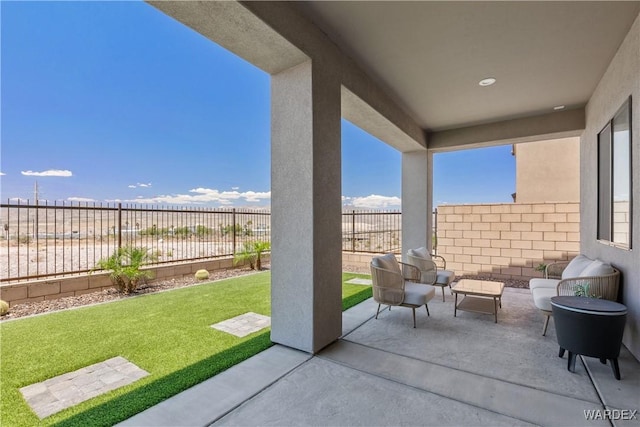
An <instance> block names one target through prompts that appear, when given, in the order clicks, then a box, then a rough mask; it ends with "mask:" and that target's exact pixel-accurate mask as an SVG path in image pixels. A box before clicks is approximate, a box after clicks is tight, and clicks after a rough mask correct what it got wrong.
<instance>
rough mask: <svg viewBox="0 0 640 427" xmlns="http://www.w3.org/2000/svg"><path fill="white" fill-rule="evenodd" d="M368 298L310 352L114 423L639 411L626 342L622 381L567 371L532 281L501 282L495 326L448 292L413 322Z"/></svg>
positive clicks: (539, 417) (453, 418)
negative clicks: (513, 285)
mask: <svg viewBox="0 0 640 427" xmlns="http://www.w3.org/2000/svg"><path fill="white" fill-rule="evenodd" d="M376 306H377V304H375V303H374V302H373V301H372V300H368V301H365V302H364V303H362V304H359V305H358V306H356V307H354V308H352V309H350V310H348V311H347V312H345V313H344V315H343V333H344V335H343V337H342V338H341V339H340V340H338V341H337V342H335V343H334V344H332V345H331V346H329V347H328V348H326V349H325V350H323V351H322V352H320V354H318V355H316V356H313V357H312V356H310V355H308V354H306V353H302V352H299V351H297V350H292V349H289V348H285V347H282V346H274V347H272V348H270V349H268V350H266V351H264V352H262V353H260V354H258V355H256V356H254V357H252V358H251V359H249V360H247V361H245V362H243V363H240V364H239V365H237V366H235V367H233V368H231V369H229V370H227V371H226V372H224V373H222V374H220V375H217V376H216V377H213V378H211V379H210V380H208V381H206V382H204V383H202V384H200V385H198V386H196V387H193V388H191V389H189V390H187V391H185V392H183V393H181V394H179V395H177V396H174V397H173V398H171V399H168V400H166V401H164V402H162V403H161V404H159V405H157V406H154V407H152V408H150V409H148V410H147V411H144V412H142V413H140V414H138V415H136V416H134V417H132V418H130V419H129V420H127V421H125V422H123V423H121V425H123V426H176V425H180V426H205V425H212V424H213V425H225V426H227V425H296V426H297V425H323V426H324V425H345V426H351V425H369V426H374V425H433V426H444V425H455V426H461V425H473V426H478V425H487V426H496V425H549V426H577V425H589V426H591V425H593V426H598V425H605V426H610V425H614V426H618V425H619V426H627V425H629V426H640V421H639V420H638V418H640V417H639V416H637V415H636V419H635V420H631V421H623V420H614V421H611V422H610V421H608V420H604V419H599V420H593V421H586V419H585V411H592V410H604V409H610V410H614V411H613V412H610V413H609V414H619V415H620V414H621V413H620V412H617V411H616V410H630V411H632V410H638V409H639V408H640V402H639V399H638V396H640V364H638V362H637V361H636V360H635V359H634V358H633V357H632V356H631V355H630V354H629V352H628V351H626V349H624V348H623V351H622V354H621V358H620V359H619V362H620V370H621V374H622V380H621V381H616V380H615V379H614V378H613V374H612V373H611V369H610V367H609V366H605V365H601V364H600V362H599V361H598V360H596V359H591V358H585V361H586V364H581V363H577V364H576V372H575V373H571V372H568V371H567V369H566V365H567V359H566V356H565V357H564V358H563V359H561V358H559V357H558V347H557V343H556V341H555V335H554V334H555V331H554V328H553V324H552V325H550V328H549V329H550V331H549V332H548V334H547V337H542V336H541V334H540V332H541V327H542V317H541V316H540V314H539V313H538V311H537V310H536V309H535V307H534V306H533V302H532V299H531V296H530V294H529V291H528V290H519V289H510V288H509V289H506V290H505V294H504V297H503V308H502V310H501V311H500V313H499V315H498V323H497V324H495V323H494V322H493V317H492V316H488V315H482V314H473V313H466V312H463V313H459V314H458V317H456V318H454V317H453V297H451V296H450V295H447V301H446V302H444V303H443V302H441V301H439V300H438V301H436V300H434V301H432V302H431V303H430V304H429V310H430V312H431V316H430V317H427V316H426V312H424V311H422V310H420V311H419V314H418V327H417V328H416V329H413V328H412V327H411V324H412V321H411V310H408V309H405V308H393V309H392V310H391V311H384V312H383V313H382V314H381V316H380V317H379V319H378V320H374V319H373V318H372V317H373V314H374V313H375V308H376ZM595 414H598V413H597V412H596V413H595ZM599 414H604V412H600V413H599ZM625 414H626V415H627V416H629V415H630V414H631V413H625ZM596 416H597V415H596Z"/></svg>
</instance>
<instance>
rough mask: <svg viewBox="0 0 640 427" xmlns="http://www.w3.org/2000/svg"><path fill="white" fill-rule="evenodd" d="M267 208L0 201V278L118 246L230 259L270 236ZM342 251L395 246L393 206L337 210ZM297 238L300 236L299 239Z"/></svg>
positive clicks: (185, 257)
mask: <svg viewBox="0 0 640 427" xmlns="http://www.w3.org/2000/svg"><path fill="white" fill-rule="evenodd" d="M270 220H271V218H270V213H269V212H268V211H266V210H243V209H213V208H192V207H158V206H142V205H135V204H122V203H115V204H108V203H106V204H103V203H82V202H81V203H77V202H76V203H69V202H55V203H52V204H49V203H46V202H39V203H32V204H30V203H29V202H28V201H27V202H26V203H14V204H11V203H7V204H2V205H0V222H1V223H2V224H3V227H4V232H3V234H2V236H1V238H0V264H1V265H0V282H2V283H4V282H9V281H20V280H28V279H36V278H45V277H53V276H60V275H65V274H74V273H85V272H88V271H90V270H91V269H92V268H94V266H95V265H96V263H97V262H98V261H99V260H100V259H103V258H106V257H108V256H110V255H112V254H113V252H114V251H115V250H116V249H117V248H120V247H124V246H136V247H144V248H147V249H149V251H151V253H152V254H153V255H154V258H155V261H154V262H153V263H154V264H164V263H171V262H181V261H195V260H205V259H212V258H217V257H228V256H232V255H234V254H235V253H237V252H238V251H240V250H242V248H243V245H244V244H247V243H251V242H255V241H271V227H270V222H271V221H270ZM342 230H343V250H344V251H352V252H372V253H373V252H395V253H399V252H400V248H401V213H400V212H399V211H391V212H381V211H355V210H354V211H350V212H345V213H343V215H342ZM301 238H304V236H301Z"/></svg>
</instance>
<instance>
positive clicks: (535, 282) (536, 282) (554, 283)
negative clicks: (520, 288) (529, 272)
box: [529, 279, 560, 291]
mask: <svg viewBox="0 0 640 427" xmlns="http://www.w3.org/2000/svg"><path fill="white" fill-rule="evenodd" d="M559 282H560V280H556V279H531V280H529V289H531V290H532V291H533V290H534V289H537V288H553V289H556V288H557V287H558V283H559Z"/></svg>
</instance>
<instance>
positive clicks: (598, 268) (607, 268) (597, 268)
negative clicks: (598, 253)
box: [579, 259, 613, 277]
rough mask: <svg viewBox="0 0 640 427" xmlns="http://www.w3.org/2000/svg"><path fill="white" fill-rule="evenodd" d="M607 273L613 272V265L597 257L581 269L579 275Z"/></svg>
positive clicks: (604, 274) (603, 274)
mask: <svg viewBox="0 0 640 427" xmlns="http://www.w3.org/2000/svg"><path fill="white" fill-rule="evenodd" d="M608 274H613V267H611V265H610V264H607V263H604V262H602V261H600V260H599V259H597V260H595V261H593V262H592V263H591V264H589V265H588V266H587V268H585V269H584V270H582V273H580V276H579V277H591V276H606V275H608Z"/></svg>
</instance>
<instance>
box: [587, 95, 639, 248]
mask: <svg viewBox="0 0 640 427" xmlns="http://www.w3.org/2000/svg"><path fill="white" fill-rule="evenodd" d="M631 106H632V103H631V96H629V97H628V98H627V99H626V100H625V101H624V102H623V103H622V105H621V106H620V108H618V110H617V111H616V112H615V114H614V115H613V117H612V118H611V119H610V120H608V121H607V123H606V124H605V125H604V127H603V128H602V129H601V130H600V132H598V135H597V141H596V144H597V148H596V151H597V195H598V199H597V219H596V239H597V241H598V242H600V243H602V244H605V245H608V246H613V247H616V248H619V249H625V250H632V240H633V239H632V236H633V156H632V150H633V135H632V124H633V120H632V119H633V112H632V110H631ZM625 109H626V110H627V111H626V116H627V117H624V115H623V116H621V113H623V112H624V111H625ZM620 117H623V118H624V119H626V121H627V123H628V126H629V129H628V135H629V136H628V139H627V141H624V143H625V144H628V159H626V160H627V161H628V178H627V179H628V181H629V182H628V186H629V200H628V203H629V208H628V213H627V216H628V221H629V222H628V224H629V225H628V237H627V242H626V243H625V242H616V241H615V239H616V237H615V233H614V229H615V224H616V222H615V210H614V206H615V192H614V189H615V188H616V183H617V182H616V181H615V176H614V160H615V151H614V150H615V146H616V142H617V141H616V139H615V132H614V131H615V126H614V122H615V121H616V120H618V119H619V118H620ZM625 163H626V162H625ZM603 181H606V182H604V184H603ZM605 198H606V200H605Z"/></svg>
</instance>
